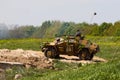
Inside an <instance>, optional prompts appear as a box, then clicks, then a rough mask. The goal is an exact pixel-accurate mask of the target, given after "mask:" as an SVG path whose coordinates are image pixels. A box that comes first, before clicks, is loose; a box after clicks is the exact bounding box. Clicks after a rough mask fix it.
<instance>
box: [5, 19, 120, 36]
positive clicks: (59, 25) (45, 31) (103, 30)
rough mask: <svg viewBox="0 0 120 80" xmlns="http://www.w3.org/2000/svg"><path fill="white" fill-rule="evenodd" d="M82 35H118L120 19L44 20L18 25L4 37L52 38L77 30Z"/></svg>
mask: <svg viewBox="0 0 120 80" xmlns="http://www.w3.org/2000/svg"><path fill="white" fill-rule="evenodd" d="M78 29H79V30H80V31H81V32H82V34H83V35H92V36H120V21H116V22H115V23H107V22H103V23H102V24H99V25H98V24H97V23H94V24H88V23H86V22H82V23H74V22H60V21H45V22H43V23H42V25H41V26H38V27H35V26H31V25H30V26H29V25H27V26H20V27H15V28H13V29H10V30H8V31H7V33H8V36H6V38H54V37H57V36H63V35H74V34H75V33H76V31H77V30H78Z"/></svg>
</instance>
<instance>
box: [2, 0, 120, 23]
mask: <svg viewBox="0 0 120 80" xmlns="http://www.w3.org/2000/svg"><path fill="white" fill-rule="evenodd" d="M119 8H120V0H0V23H6V24H19V25H28V24H29V25H41V23H42V22H44V21H46V20H60V21H73V22H77V23H78V22H88V23H93V22H95V23H102V22H115V21H118V20H120V10H119ZM94 12H96V13H97V15H96V16H94V18H93V20H92V22H91V18H92V16H93V13H94Z"/></svg>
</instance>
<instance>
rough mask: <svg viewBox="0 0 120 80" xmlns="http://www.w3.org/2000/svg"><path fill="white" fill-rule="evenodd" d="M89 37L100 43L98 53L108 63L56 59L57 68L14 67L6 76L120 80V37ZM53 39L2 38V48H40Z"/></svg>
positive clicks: (37, 79) (29, 79)
mask: <svg viewBox="0 0 120 80" xmlns="http://www.w3.org/2000/svg"><path fill="white" fill-rule="evenodd" d="M87 39H89V40H91V41H92V42H96V43H97V44H99V45H100V52H99V53H97V54H96V55H97V56H99V57H102V58H104V59H106V60H108V62H107V63H102V62H101V63H100V62H98V63H96V64H86V65H84V66H81V64H75V63H63V62H60V61H59V60H55V61H54V62H55V64H54V66H55V68H56V69H57V70H49V69H43V70H37V69H29V70H26V69H24V68H20V69H12V70H11V71H6V75H7V76H6V77H7V79H8V80H12V78H13V76H14V74H15V73H16V72H17V73H21V74H22V75H23V78H22V79H21V80H120V37H98V36H97V37H92V36H87ZM52 40H53V39H50V40H47V39H46V40H44V39H43V40H41V39H23V40H22V39H20V40H1V41H0V48H8V49H16V48H23V49H32V50H39V48H38V47H39V45H40V43H41V42H44V41H52ZM19 41H20V42H19ZM11 42H13V43H11ZM21 43H23V44H21ZM18 44H19V46H18ZM6 45H7V46H6ZM13 45H15V47H13ZM31 45H32V46H31ZM11 46H12V47H13V48H11Z"/></svg>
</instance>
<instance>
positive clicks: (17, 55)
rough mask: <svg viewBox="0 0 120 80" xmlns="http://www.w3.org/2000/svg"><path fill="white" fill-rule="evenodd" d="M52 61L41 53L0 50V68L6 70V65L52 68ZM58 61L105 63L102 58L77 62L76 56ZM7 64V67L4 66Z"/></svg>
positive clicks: (65, 57) (65, 56)
mask: <svg viewBox="0 0 120 80" xmlns="http://www.w3.org/2000/svg"><path fill="white" fill-rule="evenodd" d="M52 60H54V59H48V58H46V57H45V56H44V54H43V53H42V52H41V51H32V50H23V49H16V50H9V49H0V68H1V67H2V68H7V65H8V64H9V66H10V65H19V66H25V67H26V68H29V67H36V68H38V69H41V68H51V67H53V62H52ZM59 60H60V61H62V62H68V63H82V64H91V63H96V62H107V61H106V60H105V59H103V58H99V57H96V56H95V57H94V58H93V60H91V61H85V60H79V58H78V57H76V56H67V55H60V59H59ZM6 64H7V65H6Z"/></svg>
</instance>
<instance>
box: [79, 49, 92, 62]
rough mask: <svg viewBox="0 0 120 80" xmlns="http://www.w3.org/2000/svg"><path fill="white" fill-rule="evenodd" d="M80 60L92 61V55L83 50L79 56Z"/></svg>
mask: <svg viewBox="0 0 120 80" xmlns="http://www.w3.org/2000/svg"><path fill="white" fill-rule="evenodd" d="M78 57H79V59H80V60H91V57H92V56H91V55H90V52H89V50H88V49H85V48H84V49H82V50H81V51H80V53H79V55H78Z"/></svg>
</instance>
